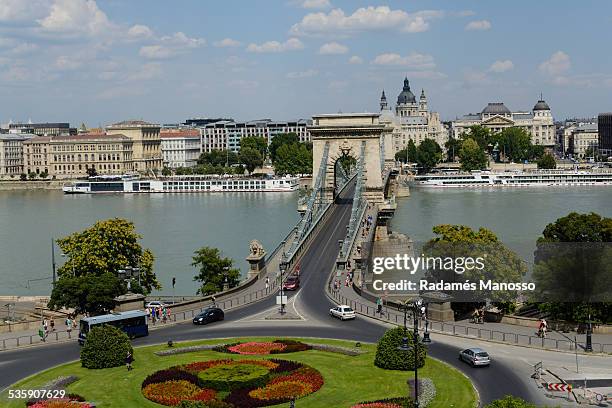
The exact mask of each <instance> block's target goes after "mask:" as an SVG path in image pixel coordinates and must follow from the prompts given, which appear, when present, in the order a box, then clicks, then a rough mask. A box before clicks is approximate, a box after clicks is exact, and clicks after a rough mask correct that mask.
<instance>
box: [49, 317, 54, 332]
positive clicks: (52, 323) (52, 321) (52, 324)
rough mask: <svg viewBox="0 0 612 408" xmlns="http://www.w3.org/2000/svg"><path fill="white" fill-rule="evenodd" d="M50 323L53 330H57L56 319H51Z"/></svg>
mask: <svg viewBox="0 0 612 408" xmlns="http://www.w3.org/2000/svg"><path fill="white" fill-rule="evenodd" d="M49 324H50V326H51V331H55V320H53V319H51V322H50V323H49Z"/></svg>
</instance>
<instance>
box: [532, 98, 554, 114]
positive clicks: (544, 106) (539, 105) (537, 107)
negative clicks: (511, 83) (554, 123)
mask: <svg viewBox="0 0 612 408" xmlns="http://www.w3.org/2000/svg"><path fill="white" fill-rule="evenodd" d="M533 110H534V111H541V110H550V106H548V104H547V103H546V101H545V100H544V99H540V100H539V101H538V103H536V104H535V106H534V107H533Z"/></svg>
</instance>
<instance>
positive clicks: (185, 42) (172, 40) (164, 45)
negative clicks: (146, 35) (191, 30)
mask: <svg viewBox="0 0 612 408" xmlns="http://www.w3.org/2000/svg"><path fill="white" fill-rule="evenodd" d="M204 45H206V40H204V39H203V38H190V37H187V35H185V33H183V32H177V33H174V34H173V35H171V36H164V37H162V38H161V39H160V40H159V44H155V45H145V46H143V47H141V48H140V51H139V55H140V56H141V57H144V58H149V59H166V58H172V57H175V56H177V55H179V54H181V53H184V52H186V51H187V50H189V49H194V48H199V47H202V46H204Z"/></svg>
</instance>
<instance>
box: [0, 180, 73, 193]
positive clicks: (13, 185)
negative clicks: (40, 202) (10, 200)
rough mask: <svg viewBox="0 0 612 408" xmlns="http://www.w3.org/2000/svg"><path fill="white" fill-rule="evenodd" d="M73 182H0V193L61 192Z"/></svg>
mask: <svg viewBox="0 0 612 408" xmlns="http://www.w3.org/2000/svg"><path fill="white" fill-rule="evenodd" d="M72 181H73V180H25V181H22V180H0V191H21V190H61V189H62V186H63V185H64V183H70V182H72Z"/></svg>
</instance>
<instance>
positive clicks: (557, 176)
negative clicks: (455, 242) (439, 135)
mask: <svg viewBox="0 0 612 408" xmlns="http://www.w3.org/2000/svg"><path fill="white" fill-rule="evenodd" d="M414 185H416V186H421V187H537V186H543V187H545V186H612V170H610V169H604V168H598V169H590V170H532V171H513V172H510V171H507V172H490V171H473V172H471V173H461V172H456V173H441V174H437V173H434V174H424V175H421V176H416V177H415V179H414Z"/></svg>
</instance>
